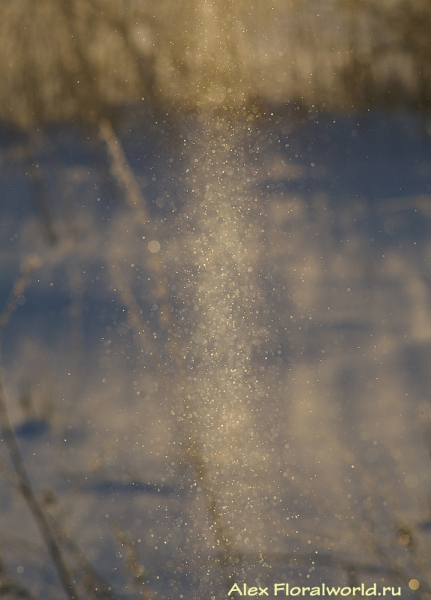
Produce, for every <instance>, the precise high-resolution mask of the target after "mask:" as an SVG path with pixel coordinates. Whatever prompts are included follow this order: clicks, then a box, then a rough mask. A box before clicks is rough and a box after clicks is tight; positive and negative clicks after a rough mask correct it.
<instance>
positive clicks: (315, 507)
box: [0, 111, 431, 600]
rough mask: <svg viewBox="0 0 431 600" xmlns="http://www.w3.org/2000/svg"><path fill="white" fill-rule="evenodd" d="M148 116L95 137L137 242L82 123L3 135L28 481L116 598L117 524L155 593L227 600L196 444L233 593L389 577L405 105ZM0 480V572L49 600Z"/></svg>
mask: <svg viewBox="0 0 431 600" xmlns="http://www.w3.org/2000/svg"><path fill="white" fill-rule="evenodd" d="M166 120H167V121H168V122H166V123H165V122H163V119H162V118H161V117H160V115H159V116H148V115H147V116H146V117H142V116H141V117H139V118H138V117H137V116H134V115H133V114H127V115H126V116H125V117H124V119H123V121H122V122H121V123H118V124H117V125H116V126H115V129H116V132H117V134H118V135H119V137H120V139H121V142H122V144H123V147H124V151H125V153H126V156H127V159H128V161H129V163H130V166H131V167H132V169H133V172H134V175H135V177H136V181H137V182H138V184H139V186H140V189H141V192H142V194H143V196H144V199H145V202H146V206H147V208H148V211H149V213H150V214H151V218H152V220H153V223H154V228H155V230H154V232H153V234H154V235H153V237H154V239H148V237H147V235H146V233H145V228H144V229H143V227H142V224H141V223H140V222H139V219H138V218H137V213H136V210H134V209H133V208H131V207H130V206H129V205H127V202H126V201H125V197H126V194H125V190H124V189H123V188H122V187H121V185H119V182H118V181H117V180H116V177H115V175H114V174H113V172H112V170H111V171H109V157H108V155H107V152H106V147H105V146H104V144H103V143H102V141H101V140H100V139H99V138H98V132H97V130H96V129H94V130H91V131H87V132H84V133H83V132H82V131H79V130H77V129H74V128H72V127H57V128H55V127H53V128H51V129H49V130H47V131H45V132H44V133H43V134H42V133H40V132H39V134H38V135H37V136H33V137H31V138H26V137H24V136H19V135H18V134H16V133H14V132H10V131H6V130H4V131H3V132H2V136H1V155H0V168H1V177H0V198H1V199H0V211H1V212H0V232H1V237H0V240H1V254H0V269H1V279H0V293H1V299H2V303H3V304H4V303H5V302H6V300H7V297H8V294H9V292H10V290H11V287H12V284H13V281H14V280H15V279H16V278H17V277H18V275H19V269H20V264H21V262H22V261H23V259H24V258H25V257H26V256H27V255H29V254H36V255H38V256H39V257H40V258H41V260H42V266H41V268H40V269H38V270H37V271H36V272H35V273H34V275H33V277H32V281H31V284H30V286H29V288H28V289H27V291H26V292H25V295H24V296H22V297H20V299H19V301H18V304H19V306H18V307H17V310H16V312H15V314H14V315H13V317H12V320H11V322H10V324H9V325H8V326H7V328H6V330H5V334H4V341H3V367H4V378H5V385H6V391H7V402H8V407H9V412H10V415H11V419H12V421H13V424H14V427H15V433H16V435H17V438H18V440H19V443H20V446H21V449H22V451H23V455H24V458H25V461H26V465H27V469H28V471H29V474H30V477H31V480H32V482H33V485H34V487H35V490H36V491H37V493H38V494H39V495H41V496H42V495H43V496H44V497H45V499H46V502H47V504H46V507H47V508H46V509H47V511H50V512H51V513H52V514H53V515H57V518H58V519H59V523H61V524H62V528H63V530H64V531H66V532H69V534H70V536H71V537H72V539H73V540H74V542H76V543H77V544H79V545H80V546H81V547H82V548H83V549H84V551H85V554H86V557H87V559H88V560H89V561H90V562H91V563H92V564H93V565H94V566H95V567H96V568H97V569H98V570H99V572H100V573H102V574H103V577H104V578H105V579H106V580H107V581H108V582H109V585H110V586H111V587H112V589H113V590H115V594H116V596H115V597H117V598H138V597H141V596H140V595H139V586H135V587H134V586H133V584H132V583H131V577H130V572H128V570H127V568H126V566H125V562H124V556H126V554H127V544H126V545H124V539H123V542H121V540H119V533H118V531H122V532H123V533H124V532H128V533H129V534H130V535H131V536H132V538H133V543H134V546H133V548H135V549H136V550H137V552H138V556H139V562H140V563H141V564H142V565H144V566H145V569H146V571H147V573H148V577H149V582H150V587H151V589H152V590H153V591H154V592H155V593H156V594H157V598H160V599H163V598H165V599H169V600H173V599H174V598H175V599H177V598H193V599H194V598H196V599H198V598H199V599H200V598H202V599H203V598H207V599H208V600H210V598H217V599H218V598H225V597H226V591H225V589H224V588H223V581H222V572H221V570H220V568H219V566H217V557H216V552H217V550H216V542H215V536H214V533H213V532H212V530H211V523H210V522H209V514H208V502H206V501H205V498H204V496H205V493H206V491H205V490H206V488H205V486H201V485H199V483H197V482H196V477H195V473H194V472H193V468H192V466H191V465H190V464H189V463H188V461H187V455H186V454H185V452H184V448H185V446H186V444H187V440H186V439H185V437H187V436H188V435H193V436H195V437H196V439H197V440H198V442H199V444H200V448H201V450H200V452H201V457H202V459H203V461H204V462H205V464H206V475H207V481H208V482H209V484H208V485H210V487H211V493H212V494H213V495H214V497H215V498H216V500H217V502H218V506H219V509H220V512H221V516H222V521H223V527H224V531H225V533H226V536H227V537H228V538H229V539H230V540H232V544H235V546H236V548H237V551H238V552H239V553H241V554H243V555H244V559H243V561H242V563H241V564H240V565H238V566H236V567H235V569H234V570H236V575H235V576H234V578H233V579H232V581H233V583H235V582H238V583H241V585H242V583H243V582H247V584H248V585H250V586H251V585H262V586H263V585H265V586H267V585H269V586H272V585H273V583H274V582H280V581H290V582H291V584H292V585H294V584H295V585H304V586H305V585H320V584H321V582H325V583H327V584H328V585H347V581H348V571H349V568H347V567H346V565H349V564H350V565H352V568H355V569H356V571H357V576H358V579H359V581H360V582H365V583H374V582H377V584H378V585H401V584H400V583H399V582H397V581H396V580H394V579H393V578H391V576H390V574H389V573H388V569H387V567H388V565H387V564H384V560H382V555H380V556H379V555H378V552H377V550H376V545H375V543H374V542H375V540H378V541H379V543H380V544H381V547H384V548H386V549H387V550H388V552H389V551H390V552H391V553H392V554H391V556H392V558H393V560H392V563H391V564H392V565H395V564H397V565H398V566H399V567H400V568H402V567H405V568H406V569H407V570H408V569H409V564H408V560H409V559H408V556H407V554H408V548H406V544H407V543H405V544H404V545H403V542H402V540H401V542H400V543H398V545H397V544H396V543H394V539H395V540H396V539H397V538H396V532H395V533H394V523H395V524H397V525H398V526H399V528H400V530H401V528H402V527H407V525H409V527H411V528H413V527H416V530H417V532H418V535H419V533H420V532H422V533H421V542H420V543H422V544H423V550H422V551H423V552H424V553H425V554H424V556H425V555H426V552H429V543H428V538H427V535H428V534H427V533H426V531H427V523H428V522H429V519H430V518H431V515H430V514H429V488H430V483H431V482H430V466H431V465H430V458H429V451H430V449H431V438H430V431H431V404H430V392H429V390H430V383H431V381H430V379H431V376H430V373H431V370H430V369H429V363H430V360H431V294H430V292H431V234H430V228H429V221H430V218H431V186H430V184H431V140H430V137H429V135H428V133H427V131H428V130H429V125H428V123H427V121H426V115H425V116H424V115H414V114H405V113H397V114H385V113H382V112H377V111H371V112H368V113H366V114H356V115H352V116H346V115H319V114H317V113H314V114H313V113H309V114H308V115H300V116H295V112H294V111H286V112H284V113H280V114H279V113H277V114H275V115H272V116H271V117H270V116H269V115H268V116H267V118H266V119H264V120H258V119H255V120H248V121H247V120H241V119H236V120H235V119H232V120H229V118H227V117H226V118H224V119H221V118H220V117H219V118H215V117H208V118H205V117H200V118H194V117H187V118H184V119H183V120H182V122H181V123H175V124H173V123H171V122H169V119H168V118H167V119H166ZM117 179H118V178H117ZM38 186H39V187H38ZM155 242H157V243H158V244H159V246H157V244H155ZM151 244H153V245H152V246H151ZM159 247H160V250H159V249H158V248H159ZM152 255H154V256H155V257H156V258H158V257H161V258H162V262H163V263H164V265H165V266H166V276H167V281H168V288H167V291H168V294H169V302H170V303H171V304H172V306H173V309H174V310H173V318H172V327H174V331H172V330H171V329H169V327H170V326H167V327H166V328H164V327H163V326H162V325H163V323H162V321H163V319H161V318H160V316H159V315H160V302H162V303H163V302H164V301H166V298H163V292H160V286H161V283H160V281H155V280H154V279H155V278H154V276H153V272H152V271H151V268H149V266H148V265H149V264H150V263H149V262H148V261H149V260H151V256H152ZM157 290H159V292H158V291H157ZM160 296H161V299H160ZM136 309H137V312H136ZM134 310H135V313H133V311H134ZM133 318H135V320H133ZM139 319H140V320H141V323H140V325H139ZM137 323H138V325H137ZM167 329H169V331H168V330H167ZM139 330H141V331H144V330H145V331H146V332H147V334H145V335H149V337H150V339H151V338H153V341H152V344H151V345H150V342H149V341H148V340H147V341H145V340H146V338H145V339H144V337H145V336H144V334H142V333H141V334H140V333H139ZM143 336H144V337H143ZM143 339H144V341H142V340H143ZM173 339H176V340H179V342H178V343H179V346H180V348H181V352H180V354H181V356H179V355H177V356H175V352H172V347H173V346H172V344H173V342H172V340H173ZM150 352H153V354H152V355H150ZM177 354H178V352H177ZM155 356H156V357H155ZM1 446H3V448H2V456H3V459H4V460H5V461H6V462H7V460H8V459H7V458H6V457H7V452H6V448H5V447H4V443H3V444H1ZM1 490H2V493H1V496H0V502H1V509H2V510H1V513H0V530H1V532H2V533H1V536H0V544H1V546H2V556H3V558H2V560H4V561H5V563H6V564H7V566H8V568H9V569H10V570H11V572H13V573H14V574H15V576H16V578H18V579H19V580H20V581H22V582H23V583H24V584H26V585H27V586H28V587H29V588H31V590H32V592H33V594H36V595H39V596H40V597H41V598H44V599H47V600H48V599H51V598H53V599H54V598H59V597H62V591H61V590H60V587H59V584H58V581H57V579H56V575H55V572H54V570H53V568H52V566H51V565H50V563H49V560H48V557H47V553H46V550H45V549H44V548H43V544H42V541H41V538H40V536H39V534H38V531H37V528H36V526H35V524H34V522H33V521H32V519H31V516H30V515H29V513H28V511H27V509H26V506H25V504H24V501H23V499H22V498H21V496H20V494H19V493H18V491H17V490H16V489H15V488H14V487H13V486H12V485H11V484H10V483H8V482H7V481H6V479H2V480H1ZM53 492H55V494H56V495H57V497H58V500H57V501H56V500H54V499H53ZM50 498H51V504H49V499H50ZM394 515H395V516H394ZM115 524H117V525H115ZM212 525H214V524H212ZM116 527H117V529H115V528H116ZM115 531H117V533H116V534H115ZM400 535H401V534H400ZM405 539H406V538H405ZM407 541H408V540H407ZM121 543H123V546H122V545H121ZM130 543H131V542H130ZM75 554H76V552H75ZM295 556H297V559H295ZM331 557H332V558H331ZM397 561H398V562H397ZM358 565H363V566H364V568H363V570H361V569H360V568H359V567H358ZM350 570H352V569H350ZM129 571H130V569H129ZM409 572H412V571H409ZM256 582H258V583H256ZM394 582H395V583H394ZM402 585H403V595H404V596H405V597H408V596H409V593H410V594H411V592H409V591H408V587H407V586H406V584H405V582H403V583H402ZM141 588H142V586H141ZM83 597H85V596H83ZM95 597H97V596H95ZM100 597H102V596H100ZM103 597H104V596H103ZM106 597H107V596H106Z"/></svg>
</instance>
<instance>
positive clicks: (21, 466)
mask: <svg viewBox="0 0 431 600" xmlns="http://www.w3.org/2000/svg"><path fill="white" fill-rule="evenodd" d="M38 266H40V260H39V259H37V258H30V259H29V260H27V261H26V262H25V263H24V265H23V267H22V270H21V276H20V277H19V278H18V279H17V281H16V283H15V285H14V286H13V289H12V292H11V294H10V296H9V299H8V301H7V303H6V307H5V309H4V311H3V313H2V314H1V315H0V347H1V339H2V334H3V331H4V328H5V326H6V325H7V323H8V322H9V320H10V318H11V316H12V314H13V312H14V311H15V309H16V307H17V305H18V298H19V296H21V295H22V294H23V293H24V291H25V289H26V287H27V285H28V284H29V282H30V277H31V274H32V273H33V271H34V270H35V269H36V268H37V267H38ZM0 428H1V430H2V432H3V438H4V441H5V444H6V448H7V451H8V454H9V457H10V460H11V463H12V465H13V467H14V469H15V472H16V475H17V477H18V482H17V483H18V489H19V491H20V492H21V495H22V497H23V498H24V500H25V502H26V504H27V506H28V508H29V510H30V512H31V514H32V515H33V518H34V520H35V522H36V525H37V526H38V528H39V531H40V533H41V535H42V538H43V540H44V542H45V544H46V547H47V549H48V552H49V554H50V556H51V559H52V561H53V563H54V565H55V568H56V570H57V574H58V576H59V579H60V582H61V584H62V587H63V589H64V591H65V593H66V595H67V597H68V598H69V600H78V596H77V594H76V591H75V587H74V585H73V582H72V578H71V576H70V574H69V571H68V568H67V566H66V563H65V561H64V558H63V553H62V551H61V548H60V546H59V544H58V542H57V540H56V538H55V535H54V533H53V532H52V531H51V528H50V526H49V524H48V521H47V518H46V516H45V513H44V512H43V510H42V508H41V506H40V504H39V502H38V500H37V498H36V495H35V493H34V491H33V488H32V485H31V483H30V478H29V476H28V474H27V469H26V467H25V463H24V459H23V457H22V455H21V451H20V449H19V446H18V442H17V439H16V436H15V433H14V431H13V429H12V425H11V423H10V420H9V415H8V411H7V404H6V396H5V392H4V384H3V377H2V373H1V369H0Z"/></svg>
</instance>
